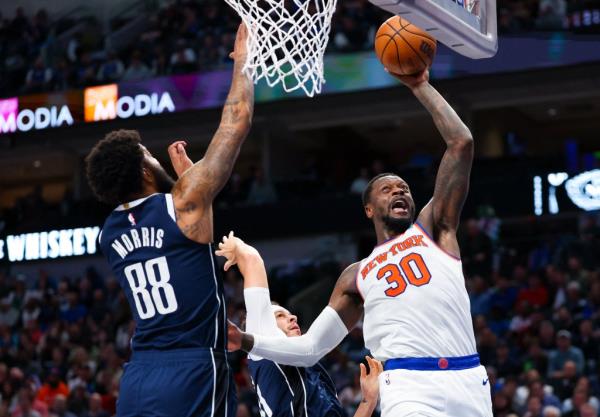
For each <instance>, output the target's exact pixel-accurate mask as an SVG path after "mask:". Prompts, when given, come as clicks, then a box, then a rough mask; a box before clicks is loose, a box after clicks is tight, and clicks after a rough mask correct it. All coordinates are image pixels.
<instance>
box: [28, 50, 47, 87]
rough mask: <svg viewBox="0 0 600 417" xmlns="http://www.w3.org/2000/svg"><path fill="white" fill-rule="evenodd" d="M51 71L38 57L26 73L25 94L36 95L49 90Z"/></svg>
mask: <svg viewBox="0 0 600 417" xmlns="http://www.w3.org/2000/svg"><path fill="white" fill-rule="evenodd" d="M52 79H53V71H52V68H48V67H46V66H45V65H44V60H43V58H42V57H41V56H38V57H37V58H36V59H35V62H34V63H33V67H32V68H31V69H30V70H29V71H28V72H27V76H26V77H25V92H28V93H38V92H40V91H45V90H49V89H50V88H51V85H52Z"/></svg>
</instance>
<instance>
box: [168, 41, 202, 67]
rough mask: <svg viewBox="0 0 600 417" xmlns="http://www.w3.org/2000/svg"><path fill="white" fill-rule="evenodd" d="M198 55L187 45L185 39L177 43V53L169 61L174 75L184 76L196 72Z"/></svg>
mask: <svg viewBox="0 0 600 417" xmlns="http://www.w3.org/2000/svg"><path fill="white" fill-rule="evenodd" d="M196 61H197V58H196V53H195V52H194V51H193V50H192V49H191V48H189V47H188V46H187V45H186V42H185V41H184V40H183V39H180V40H179V41H177V45H176V47H175V51H174V52H173V54H172V55H171V58H170V59H169V65H170V67H171V72H172V73H173V74H184V73H188V72H193V71H195V70H196V68H197V67H196V65H197V64H196Z"/></svg>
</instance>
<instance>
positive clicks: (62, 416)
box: [50, 394, 77, 417]
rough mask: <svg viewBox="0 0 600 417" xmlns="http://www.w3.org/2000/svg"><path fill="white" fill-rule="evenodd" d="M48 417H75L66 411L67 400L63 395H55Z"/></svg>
mask: <svg viewBox="0 0 600 417" xmlns="http://www.w3.org/2000/svg"><path fill="white" fill-rule="evenodd" d="M50 417H77V416H75V414H73V413H71V412H70V411H68V410H67V398H66V397H65V396H64V395H63V394H57V395H56V396H55V397H54V401H53V403H52V407H51V409H50Z"/></svg>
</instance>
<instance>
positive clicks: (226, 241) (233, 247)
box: [215, 232, 244, 271]
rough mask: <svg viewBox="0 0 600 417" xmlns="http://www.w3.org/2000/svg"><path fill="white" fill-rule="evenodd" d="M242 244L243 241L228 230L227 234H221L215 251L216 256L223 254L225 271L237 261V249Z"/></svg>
mask: <svg viewBox="0 0 600 417" xmlns="http://www.w3.org/2000/svg"><path fill="white" fill-rule="evenodd" d="M242 245H244V241H243V240H242V239H240V238H238V237H236V236H234V234H233V232H229V235H228V236H223V241H222V242H220V243H219V249H218V250H217V251H215V254H217V256H223V257H225V259H227V261H226V262H225V267H224V269H225V271H227V270H228V269H229V268H231V267H232V266H233V265H235V264H236V263H237V259H238V254H239V250H240V248H241V247H242Z"/></svg>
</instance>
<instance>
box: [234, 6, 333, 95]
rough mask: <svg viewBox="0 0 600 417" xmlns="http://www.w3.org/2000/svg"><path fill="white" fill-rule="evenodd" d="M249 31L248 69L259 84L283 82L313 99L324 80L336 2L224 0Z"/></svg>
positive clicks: (282, 83) (248, 72) (285, 86)
mask: <svg viewBox="0 0 600 417" xmlns="http://www.w3.org/2000/svg"><path fill="white" fill-rule="evenodd" d="M225 1H226V2H227V4H229V5H230V6H231V7H232V8H233V9H234V10H235V11H236V12H237V13H238V14H239V15H240V17H241V18H242V20H243V21H244V23H245V24H246V26H247V27H248V32H249V36H248V38H249V44H248V60H247V61H246V64H245V66H244V71H245V72H246V74H248V76H249V77H251V78H252V80H253V81H254V82H255V83H256V82H258V81H259V80H260V79H262V78H264V79H265V81H266V82H267V84H268V85H269V86H270V87H273V86H275V85H276V84H278V83H281V85H282V87H283V89H284V90H285V91H286V92H288V93H289V92H292V91H295V90H298V89H302V90H303V91H304V92H305V93H306V95H308V96H309V97H312V96H314V95H315V94H318V93H320V92H321V87H322V85H323V83H324V82H325V78H324V75H323V55H324V54H325V48H326V47H327V42H328V41H329V30H330V27H331V18H332V16H333V13H334V11H335V6H336V0H287V1H286V0H225Z"/></svg>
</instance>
